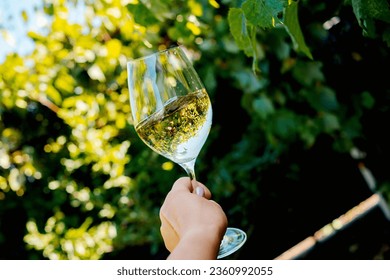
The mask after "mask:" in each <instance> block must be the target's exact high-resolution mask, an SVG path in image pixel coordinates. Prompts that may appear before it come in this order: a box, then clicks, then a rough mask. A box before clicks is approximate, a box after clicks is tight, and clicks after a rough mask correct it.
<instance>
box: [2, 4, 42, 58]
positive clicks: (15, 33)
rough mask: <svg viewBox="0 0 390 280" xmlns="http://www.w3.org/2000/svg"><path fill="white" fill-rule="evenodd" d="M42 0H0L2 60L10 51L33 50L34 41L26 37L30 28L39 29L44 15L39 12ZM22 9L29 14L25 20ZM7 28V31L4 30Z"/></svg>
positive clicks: (25, 51)
mask: <svg viewBox="0 0 390 280" xmlns="http://www.w3.org/2000/svg"><path fill="white" fill-rule="evenodd" d="M41 2H42V1H41V0H0V30H1V31H0V61H2V60H3V59H4V57H5V55H6V54H7V53H9V52H18V53H20V54H26V53H28V52H31V51H32V48H33V43H32V41H31V40H30V39H28V38H27V37H26V35H25V34H26V32H27V31H28V30H36V31H37V30H39V28H41V27H42V25H43V24H44V17H43V14H42V13H39V12H38V11H39V9H37V10H36V8H38V7H39V6H40V5H41ZM22 11H25V13H26V14H27V16H28V19H29V20H28V21H27V22H25V21H24V20H23V17H22ZM4 30H5V31H4Z"/></svg>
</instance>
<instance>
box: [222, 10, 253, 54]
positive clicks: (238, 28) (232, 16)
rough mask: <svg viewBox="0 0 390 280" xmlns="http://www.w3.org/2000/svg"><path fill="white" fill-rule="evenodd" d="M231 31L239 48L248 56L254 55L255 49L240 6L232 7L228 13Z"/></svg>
mask: <svg viewBox="0 0 390 280" xmlns="http://www.w3.org/2000/svg"><path fill="white" fill-rule="evenodd" d="M228 21H229V27H230V32H231V34H232V36H233V38H234V40H235V41H236V44H237V46H238V47H239V49H241V50H243V51H244V53H245V55H247V56H248V57H252V56H253V52H254V49H253V47H252V44H251V38H250V36H249V34H248V29H247V23H246V19H245V15H244V12H243V10H242V9H240V8H230V9H229V13H228Z"/></svg>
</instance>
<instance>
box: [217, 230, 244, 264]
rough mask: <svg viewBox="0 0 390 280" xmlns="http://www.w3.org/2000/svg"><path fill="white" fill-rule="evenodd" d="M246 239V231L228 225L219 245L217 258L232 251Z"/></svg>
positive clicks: (239, 246) (238, 247)
mask: <svg viewBox="0 0 390 280" xmlns="http://www.w3.org/2000/svg"><path fill="white" fill-rule="evenodd" d="M245 241H246V233H245V232H244V231H242V230H241V229H238V228H232V227H228V228H227V229H226V233H225V236H224V237H223V239H222V241H221V245H220V246H219V252H218V257H217V259H222V258H224V257H226V256H228V255H230V254H232V253H234V252H236V251H237V250H238V249H240V248H241V247H242V245H244V243H245Z"/></svg>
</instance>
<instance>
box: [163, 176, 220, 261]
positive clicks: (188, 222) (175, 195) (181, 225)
mask: <svg viewBox="0 0 390 280" xmlns="http://www.w3.org/2000/svg"><path fill="white" fill-rule="evenodd" d="M160 219H161V228H160V231H161V234H162V237H163V239H164V243H165V246H166V248H167V249H168V250H169V251H170V252H171V254H170V256H169V257H168V258H169V259H216V257H217V254H218V249H219V245H220V243H221V240H222V238H223V236H224V234H225V231H226V228H227V218H226V215H225V213H224V211H223V209H222V208H221V206H220V205H219V204H217V203H216V202H215V201H213V200H211V192H210V190H209V189H208V188H207V187H206V186H205V185H203V184H202V183H200V182H197V188H196V190H193V187H192V185H191V181H190V179H189V177H182V178H179V179H178V180H177V181H176V182H175V183H174V184H173V186H172V189H171V191H170V192H169V193H168V195H167V196H166V198H165V201H164V203H163V205H162V207H161V209H160Z"/></svg>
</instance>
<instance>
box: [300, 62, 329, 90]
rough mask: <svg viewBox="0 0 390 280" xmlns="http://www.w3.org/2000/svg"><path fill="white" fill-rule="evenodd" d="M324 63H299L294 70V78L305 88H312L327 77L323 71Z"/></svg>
mask: <svg viewBox="0 0 390 280" xmlns="http://www.w3.org/2000/svg"><path fill="white" fill-rule="evenodd" d="M321 68H322V63H321V62H319V61H315V62H310V61H309V62H301V61H298V62H297V63H296V64H295V66H294V68H293V76H294V78H295V79H296V80H297V81H298V82H300V83H301V84H302V85H305V86H312V85H314V83H316V82H318V81H324V80H325V77H324V74H323V73H322V71H321Z"/></svg>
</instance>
